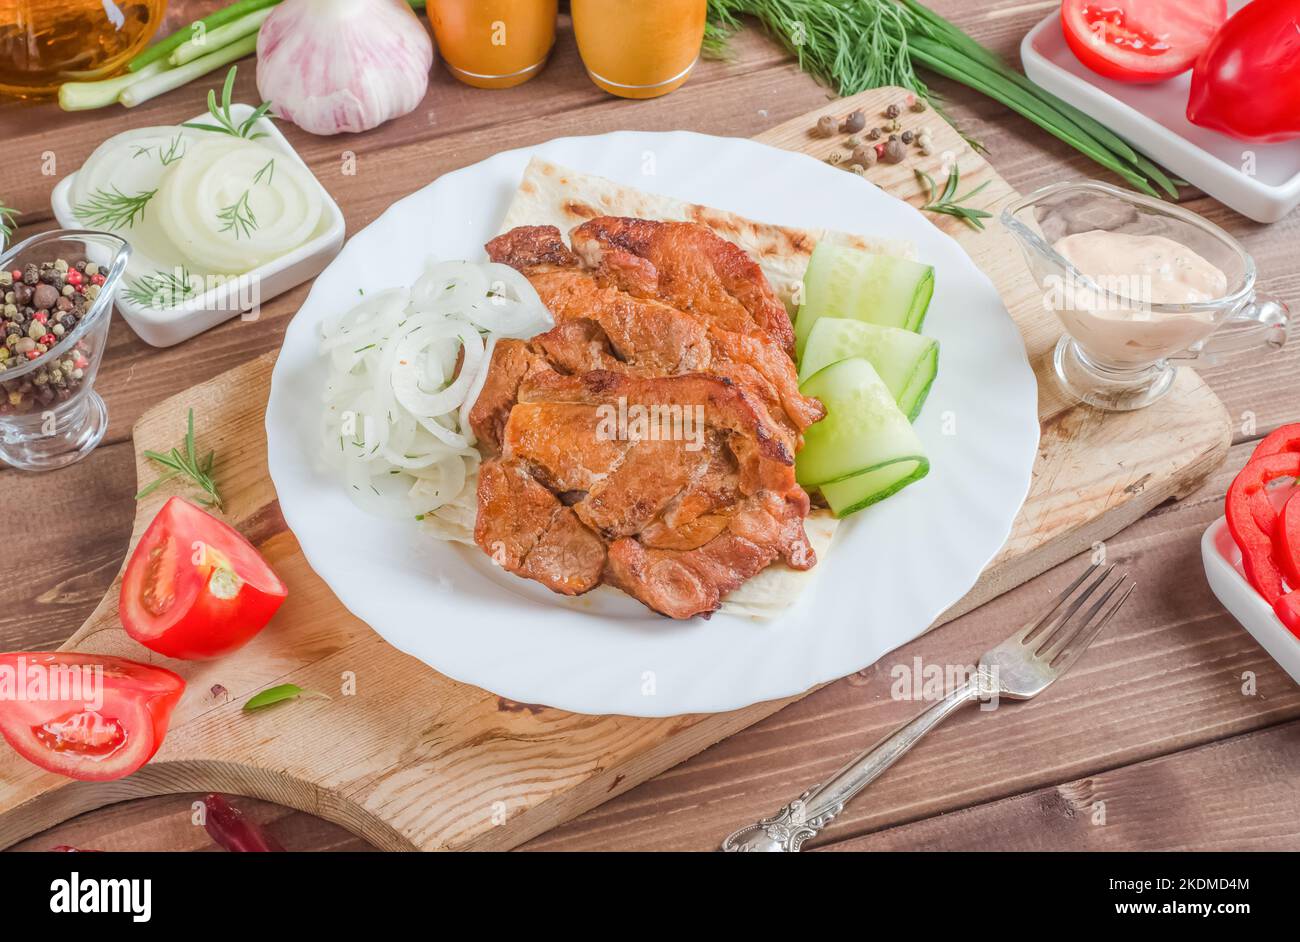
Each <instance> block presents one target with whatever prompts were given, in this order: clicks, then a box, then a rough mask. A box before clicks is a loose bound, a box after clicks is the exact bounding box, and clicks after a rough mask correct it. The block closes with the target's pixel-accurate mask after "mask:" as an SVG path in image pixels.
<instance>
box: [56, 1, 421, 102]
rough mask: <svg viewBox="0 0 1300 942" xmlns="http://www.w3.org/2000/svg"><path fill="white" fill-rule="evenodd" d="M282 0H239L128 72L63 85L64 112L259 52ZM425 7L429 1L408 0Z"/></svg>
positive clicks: (127, 96) (188, 78) (139, 98)
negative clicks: (269, 20) (259, 34)
mask: <svg viewBox="0 0 1300 942" xmlns="http://www.w3.org/2000/svg"><path fill="white" fill-rule="evenodd" d="M281 2H282V0H238V2H236V3H232V4H230V5H229V6H226V7H222V8H221V9H219V10H217V11H215V12H213V13H210V14H208V15H207V16H205V17H203V18H202V19H201V20H195V21H194V22H193V23H191V24H190V25H189V26H187V27H184V28H182V29H178V30H177V31H176V32H174V33H172V34H171V35H170V36H167V37H165V38H163V39H161V40H159V41H158V42H156V43H154V44H153V45H152V46H150V47H149V48H147V49H145V50H144V51H143V52H141V53H140V54H139V55H138V56H136V57H135V58H134V59H132V60H131V61H130V62H129V63H127V72H126V73H125V74H124V75H119V76H117V77H115V78H110V79H103V80H101V81H97V82H67V83H65V84H64V85H62V86H60V88H59V106H60V107H61V108H63V110H64V111H86V110H89V109H92V108H104V107H107V106H108V105H111V104H113V103H114V102H120V103H121V104H123V105H125V106H126V107H128V108H134V107H135V106H136V105H139V104H142V103H143V102H146V101H148V100H150V99H151V98H156V97H158V96H159V95H162V94H165V93H166V92H169V91H171V90H173V89H176V88H180V87H181V86H182V85H186V84H188V83H190V82H192V81H194V80H195V79H197V78H200V77H202V76H204V75H207V74H208V73H209V72H214V71H216V70H217V69H219V68H221V67H222V66H225V65H229V64H230V63H232V62H234V61H236V60H237V59H242V58H243V57H244V56H247V55H251V54H253V53H254V52H256V51H257V32H258V30H259V29H261V28H262V24H263V23H264V22H266V18H267V17H268V16H270V15H271V12H272V9H273V8H274V7H276V6H278V5H279V4H280V3H281ZM407 4H408V5H409V6H410V7H411V8H412V9H414V10H423V9H424V7H425V4H426V0H407Z"/></svg>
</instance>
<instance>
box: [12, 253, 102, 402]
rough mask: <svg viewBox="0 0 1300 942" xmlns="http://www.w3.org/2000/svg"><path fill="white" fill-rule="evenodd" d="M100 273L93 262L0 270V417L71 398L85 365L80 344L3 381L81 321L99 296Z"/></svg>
mask: <svg viewBox="0 0 1300 942" xmlns="http://www.w3.org/2000/svg"><path fill="white" fill-rule="evenodd" d="M103 283H104V275H103V274H102V273H101V272H100V270H99V266H97V265H96V264H94V263H93V262H83V261H79V262H76V263H73V264H69V263H68V262H67V261H65V260H64V259H61V258H60V259H56V260H54V261H52V262H44V263H42V264H40V265H36V264H28V265H25V266H23V267H22V268H21V269H14V270H12V271H0V292H3V295H4V305H3V308H0V330H3V332H4V343H3V345H0V390H2V391H3V397H0V415H7V414H12V413H16V412H30V411H33V410H36V409H44V408H46V407H48V406H50V405H51V404H53V403H56V402H61V401H63V400H65V399H69V398H71V396H72V394H73V393H74V392H75V391H76V390H77V388H78V387H79V386H80V385H81V381H82V378H83V377H84V376H85V370H86V368H87V367H88V366H89V365H90V361H89V359H88V356H87V355H88V353H89V350H88V348H87V346H86V343H85V341H84V340H81V341H78V342H77V343H76V344H74V345H73V346H72V348H70V349H68V350H66V351H64V352H63V354H62V355H61V356H58V357H55V358H54V359H52V360H50V361H49V362H46V363H43V364H41V366H40V367H38V368H37V369H35V370H28V371H26V372H24V373H23V374H22V375H21V376H15V377H14V378H13V379H11V380H8V381H6V380H5V374H6V373H13V372H14V371H17V370H18V369H19V368H20V367H23V366H26V365H27V363H28V362H30V361H32V360H37V359H40V357H41V356H43V355H44V354H45V353H47V352H49V351H50V350H51V349H53V348H54V347H55V346H56V345H57V344H58V343H59V342H60V341H61V340H62V339H63V338H64V337H65V336H67V335H68V334H70V333H71V332H72V331H73V329H74V328H75V327H76V326H77V324H78V323H80V322H81V320H82V318H84V317H85V316H86V314H87V312H88V310H89V309H90V307H91V306H92V305H93V303H94V301H95V298H96V297H98V295H99V290H100V286H101V285H103Z"/></svg>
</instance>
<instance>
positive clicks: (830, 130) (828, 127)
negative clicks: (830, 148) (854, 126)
mask: <svg viewBox="0 0 1300 942" xmlns="http://www.w3.org/2000/svg"><path fill="white" fill-rule="evenodd" d="M835 127H836V124H835V119H834V118H832V117H831V116H830V115H828V114H824V115H822V116H821V117H820V118H818V119H817V128H816V131H817V133H818V134H819V135H820V136H821V137H830V136H831V135H832V134H834V133H835Z"/></svg>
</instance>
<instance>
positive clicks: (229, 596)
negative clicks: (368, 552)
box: [118, 497, 288, 660]
mask: <svg viewBox="0 0 1300 942" xmlns="http://www.w3.org/2000/svg"><path fill="white" fill-rule="evenodd" d="M287 594H288V590H287V589H286V588H285V587H284V583H283V582H281V581H280V577H279V576H277V575H276V574H275V572H274V571H273V570H272V569H271V567H270V566H268V565H267V563H266V560H264V559H262V557H261V554H259V553H258V552H257V550H256V549H255V548H254V547H253V544H252V543H249V542H248V540H246V539H244V537H243V536H242V535H241V534H240V533H239V531H238V530H235V529H234V528H233V527H231V526H229V525H227V524H225V523H222V522H221V521H220V520H218V519H216V518H215V517H213V516H211V515H210V514H207V513H205V512H204V511H202V510H200V509H199V508H198V507H196V506H194V505H193V504H191V503H189V502H188V501H185V500H182V499H181V498H179V497H173V498H172V499H171V500H169V501H167V503H166V504H164V505H163V509H162V510H160V511H159V512H158V516H156V517H154V519H153V522H152V523H150V524H149V529H147V530H145V532H144V536H142V537H141V538H140V543H139V545H137V546H136V548H135V552H133V553H132V554H131V561H130V562H129V563H127V566H126V575H125V576H124V577H123V579H122V594H121V597H120V599H119V606H118V607H119V614H120V615H121V618H122V625H123V626H124V627H125V628H126V631H127V634H129V635H130V636H131V637H132V638H134V639H135V640H136V641H139V642H140V643H141V644H143V645H144V646H145V647H147V648H150V649H152V650H154V651H157V652H158V653H159V654H165V655H166V656H167V657H175V658H183V659H186V660H191V659H202V658H212V657H220V656H221V655H223V654H229V653H230V652H231V651H234V650H235V649H237V648H240V647H242V646H243V645H244V644H245V643H247V642H248V640H249V639H250V638H252V637H253V636H254V635H256V634H257V633H258V632H259V631H261V630H262V629H263V628H265V627H266V623H267V622H269V621H270V620H271V616H272V615H274V614H275V612H276V609H278V608H279V607H280V603H282V602H283V601H284V599H285V596H286V595H287Z"/></svg>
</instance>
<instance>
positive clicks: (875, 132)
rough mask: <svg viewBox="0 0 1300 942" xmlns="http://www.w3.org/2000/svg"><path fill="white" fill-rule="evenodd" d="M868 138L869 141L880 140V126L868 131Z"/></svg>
mask: <svg viewBox="0 0 1300 942" xmlns="http://www.w3.org/2000/svg"><path fill="white" fill-rule="evenodd" d="M867 140H869V141H878V140H880V128H872V129H871V130H870V131H868V132H867Z"/></svg>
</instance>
